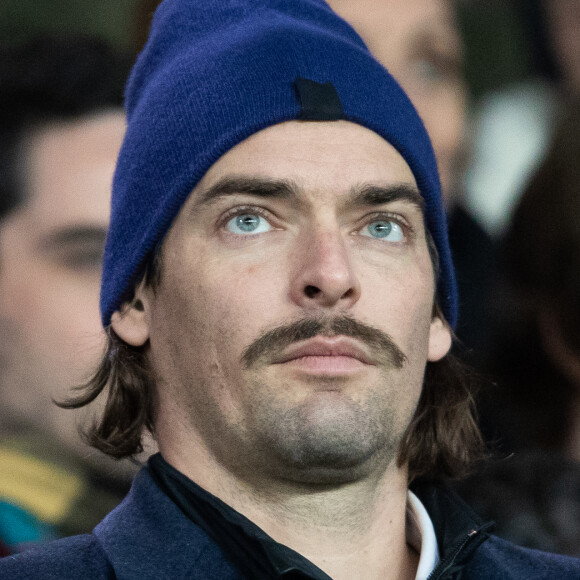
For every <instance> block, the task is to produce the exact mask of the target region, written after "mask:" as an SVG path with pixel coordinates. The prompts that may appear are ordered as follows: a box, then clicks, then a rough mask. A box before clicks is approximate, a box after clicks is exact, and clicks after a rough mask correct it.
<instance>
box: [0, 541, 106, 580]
mask: <svg viewBox="0 0 580 580" xmlns="http://www.w3.org/2000/svg"><path fill="white" fill-rule="evenodd" d="M0 578H10V579H11V580H25V579H30V578H35V579H37V580H57V579H58V580H78V578H91V579H95V580H114V578H115V574H114V572H113V569H112V567H111V566H110V564H109V562H108V561H107V557H106V555H105V553H104V552H103V550H102V548H101V546H100V544H99V542H98V540H97V538H96V537H95V536H93V535H88V534H86V535H82V536H72V537H70V538H63V539H62V540H56V541H54V542H48V543H47V544H43V545H40V546H37V547H33V548H30V549H29V550H26V551H24V552H20V553H18V554H14V555H12V556H7V557H6V558H1V559H0Z"/></svg>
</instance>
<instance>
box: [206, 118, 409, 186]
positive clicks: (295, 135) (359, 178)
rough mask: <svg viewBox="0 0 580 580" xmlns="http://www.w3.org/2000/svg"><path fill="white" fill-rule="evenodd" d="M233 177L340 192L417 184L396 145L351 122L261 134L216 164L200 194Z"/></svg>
mask: <svg viewBox="0 0 580 580" xmlns="http://www.w3.org/2000/svg"><path fill="white" fill-rule="evenodd" d="M230 174H235V175H252V176H262V177H268V178H275V179H286V180H292V181H294V182H295V183H297V184H298V185H300V186H301V187H303V188H304V189H306V190H308V189H315V190H321V191H334V192H341V191H346V190H349V189H350V188H351V187H352V186H353V185H360V184H361V183H368V182H381V183H383V182H397V183H408V184H411V185H415V178H414V176H413V173H412V172H411V169H410V168H409V166H408V165H407V163H406V161H405V160H404V159H403V157H402V156H401V155H400V154H399V153H398V152H397V151H396V149H395V148H394V147H393V146H392V145H391V144H390V143H388V142H387V141H385V140H384V139H383V138H382V137H380V136H379V135H378V134H376V133H374V132H373V131H370V130H369V129H366V128H365V127H362V126H360V125H357V124H355V123H351V122H348V121H332V122H313V121H288V122H285V123H281V124H279V125H274V126H271V127H268V128H266V129H264V130H262V131H259V132H257V133H255V134H254V135H252V136H251V137H249V138H248V139H246V140H244V141H242V142H241V143H239V144H238V145H236V146H235V147H233V148H232V149H230V150H229V151H228V152H227V153H226V154H225V155H223V156H222V157H221V158H220V159H219V160H218V161H217V162H216V163H214V165H213V166H212V167H211V168H210V169H209V171H208V172H207V173H206V175H205V176H204V178H203V179H202V180H201V181H200V183H199V184H198V186H197V188H196V190H203V189H204V188H206V187H208V186H210V185H212V184H213V183H215V182H216V181H218V180H220V179H222V178H224V177H226V176H228V175H230Z"/></svg>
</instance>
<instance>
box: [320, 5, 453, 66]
mask: <svg viewBox="0 0 580 580" xmlns="http://www.w3.org/2000/svg"><path fill="white" fill-rule="evenodd" d="M328 4H329V5H330V6H331V7H332V8H333V9H334V10H335V11H336V12H337V13H338V14H339V15H340V16H342V17H343V18H344V19H345V20H347V21H348V22H349V23H350V24H351V25H352V26H353V27H354V28H355V29H356V30H357V31H358V33H359V34H360V35H361V36H362V38H363V40H364V41H365V43H366V44H367V46H368V48H369V50H370V51H371V52H373V53H374V54H375V55H376V56H377V57H378V58H379V60H382V61H383V62H386V63H392V62H393V60H394V59H396V58H398V57H400V56H401V55H402V54H403V52H404V50H405V49H411V48H413V47H414V46H415V45H420V44H421V43H425V42H429V43H434V44H437V45H440V47H441V48H446V49H448V50H449V49H454V50H458V51H459V50H460V48H461V38H460V35H459V31H458V28H457V26H456V23H455V15H454V10H453V6H452V4H451V2H450V1H449V0H328ZM390 66H392V64H391V65H390Z"/></svg>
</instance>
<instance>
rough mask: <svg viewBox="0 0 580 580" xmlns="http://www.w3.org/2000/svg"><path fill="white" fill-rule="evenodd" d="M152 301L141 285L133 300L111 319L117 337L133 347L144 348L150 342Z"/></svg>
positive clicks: (125, 304)
mask: <svg viewBox="0 0 580 580" xmlns="http://www.w3.org/2000/svg"><path fill="white" fill-rule="evenodd" d="M151 299H152V297H151V293H150V292H148V289H147V288H144V287H143V284H142V283H141V284H139V286H138V287H137V289H136V290H135V297H134V298H133V300H132V301H131V302H125V303H124V304H123V305H122V306H121V308H120V309H119V310H117V311H115V312H114V313H113V316H112V317H111V326H112V327H113V330H114V331H115V333H116V334H117V336H119V338H121V339H122V340H124V341H125V342H126V343H127V344H130V345H131V346H143V345H144V344H145V343H146V342H147V341H148V340H149V328H150V322H151V317H150V312H151Z"/></svg>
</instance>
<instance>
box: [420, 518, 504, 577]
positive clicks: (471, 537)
mask: <svg viewBox="0 0 580 580" xmlns="http://www.w3.org/2000/svg"><path fill="white" fill-rule="evenodd" d="M492 526H493V522H489V523H487V524H485V525H483V526H481V527H480V528H478V529H473V530H470V531H469V532H468V533H467V535H466V536H465V537H464V538H462V539H461V540H459V541H458V542H457V543H456V544H455V545H454V546H453V548H452V549H451V550H450V551H449V553H448V554H447V556H445V558H443V560H441V562H439V564H437V566H436V567H435V569H434V570H433V572H431V574H429V576H428V577H427V580H443V578H444V575H445V574H446V573H447V572H448V571H449V570H450V568H452V566H453V565H454V564H455V561H456V560H457V557H458V556H459V555H460V554H461V553H462V552H463V551H464V550H465V549H466V548H467V546H468V545H469V544H473V543H474V542H475V541H476V540H479V542H480V543H481V542H483V541H484V540H485V538H483V537H482V534H483V533H484V532H486V531H487V530H488V529H489V528H491V527H492Z"/></svg>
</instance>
